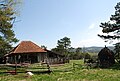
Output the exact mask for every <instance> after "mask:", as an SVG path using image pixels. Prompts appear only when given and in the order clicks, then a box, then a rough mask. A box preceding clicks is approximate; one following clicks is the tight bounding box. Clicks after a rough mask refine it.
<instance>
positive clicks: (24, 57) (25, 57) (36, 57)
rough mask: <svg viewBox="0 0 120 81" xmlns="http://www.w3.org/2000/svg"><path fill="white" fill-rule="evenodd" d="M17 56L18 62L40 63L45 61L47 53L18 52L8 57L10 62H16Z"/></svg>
mask: <svg viewBox="0 0 120 81" xmlns="http://www.w3.org/2000/svg"><path fill="white" fill-rule="evenodd" d="M15 57H16V61H17V63H24V62H29V63H40V62H45V59H46V57H47V55H46V53H29V54H27V53H26V54H16V55H12V56H9V57H8V63H15Z"/></svg>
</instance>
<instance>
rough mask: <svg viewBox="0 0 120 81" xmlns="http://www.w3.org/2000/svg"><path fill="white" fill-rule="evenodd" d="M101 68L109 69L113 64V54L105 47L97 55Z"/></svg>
mask: <svg viewBox="0 0 120 81" xmlns="http://www.w3.org/2000/svg"><path fill="white" fill-rule="evenodd" d="M98 59H99V61H100V66H101V67H109V66H111V65H113V64H114V63H115V59H114V52H113V51H111V50H110V49H109V48H107V47H106V46H105V47H104V48H103V49H101V51H100V52H99V53H98Z"/></svg>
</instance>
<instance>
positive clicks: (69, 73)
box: [0, 60, 120, 81]
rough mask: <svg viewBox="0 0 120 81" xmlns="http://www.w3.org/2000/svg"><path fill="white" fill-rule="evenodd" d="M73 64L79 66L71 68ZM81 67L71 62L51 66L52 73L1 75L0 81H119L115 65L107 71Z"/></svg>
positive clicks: (80, 64) (77, 62)
mask: <svg viewBox="0 0 120 81" xmlns="http://www.w3.org/2000/svg"><path fill="white" fill-rule="evenodd" d="M73 63H76V64H79V65H78V66H77V67H75V68H73ZM82 66H83V61H82V60H72V61H70V63H66V64H65V65H53V66H51V69H52V70H53V72H52V73H50V74H35V73H34V75H33V76H28V75H27V74H26V73H18V74H17V75H11V74H6V73H1V74H0V81H16V80H17V81H112V80H113V81H119V78H120V70H119V69H120V68H119V66H120V65H119V64H115V66H112V67H110V68H108V69H101V68H96V69H87V68H85V67H83V68H81V67H82ZM118 68H119V69H118ZM8 69H9V68H7V69H6V70H8ZM19 69H20V68H19ZM0 71H3V69H0ZM4 71H5V70H4Z"/></svg>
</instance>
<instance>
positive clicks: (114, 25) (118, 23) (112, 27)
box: [98, 2, 120, 61]
mask: <svg viewBox="0 0 120 81" xmlns="http://www.w3.org/2000/svg"><path fill="white" fill-rule="evenodd" d="M100 27H102V28H103V30H102V32H103V33H106V34H107V35H99V34H98V36H99V37H101V38H103V39H109V40H115V39H119V38H120V2H118V3H117V5H116V6H115V14H114V15H111V17H110V20H109V21H108V22H105V23H101V25H100ZM111 33H112V35H111ZM119 48H120V42H118V43H116V44H115V53H116V55H115V56H116V59H119V58H120V50H119ZM118 61H119V60H118Z"/></svg>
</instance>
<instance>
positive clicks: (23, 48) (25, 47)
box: [11, 41, 47, 53]
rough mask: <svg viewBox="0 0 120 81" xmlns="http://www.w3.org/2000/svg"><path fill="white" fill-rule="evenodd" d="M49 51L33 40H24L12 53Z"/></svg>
mask: <svg viewBox="0 0 120 81" xmlns="http://www.w3.org/2000/svg"><path fill="white" fill-rule="evenodd" d="M37 52H47V51H45V50H44V49H42V48H41V47H39V46H38V45H36V44H35V43H33V42H31V41H22V42H21V43H20V44H18V45H17V46H16V47H15V48H14V49H13V50H12V52H11V53H37Z"/></svg>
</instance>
